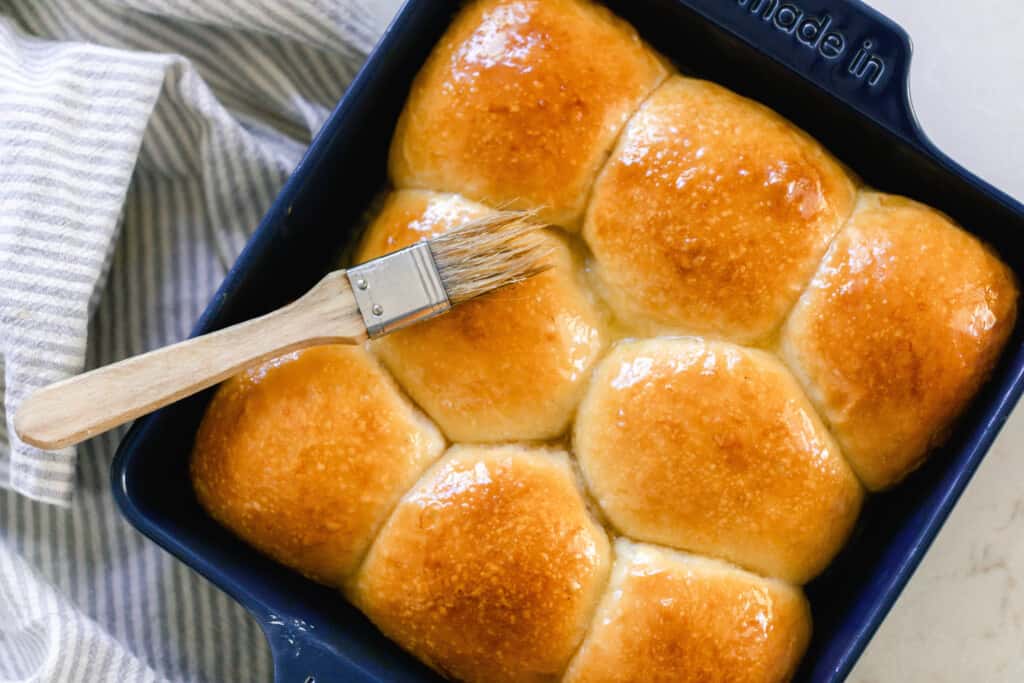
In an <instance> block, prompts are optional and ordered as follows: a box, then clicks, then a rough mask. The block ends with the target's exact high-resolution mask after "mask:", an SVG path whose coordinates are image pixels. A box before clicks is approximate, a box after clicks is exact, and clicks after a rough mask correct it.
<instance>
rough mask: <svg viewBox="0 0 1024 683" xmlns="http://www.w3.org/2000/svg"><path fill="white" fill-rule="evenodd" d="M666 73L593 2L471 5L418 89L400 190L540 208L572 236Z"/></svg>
mask: <svg viewBox="0 0 1024 683" xmlns="http://www.w3.org/2000/svg"><path fill="white" fill-rule="evenodd" d="M666 73H667V69H666V67H665V65H664V64H663V62H662V61H661V60H660V58H659V57H658V56H657V55H655V54H654V53H653V52H652V51H651V50H650V49H649V48H648V47H647V46H646V45H645V44H644V43H643V42H642V41H641V40H640V38H639V37H637V34H636V32H635V31H634V30H633V29H632V27H630V26H629V25H627V24H626V23H624V22H623V21H621V20H619V19H617V18H616V17H615V16H613V15H612V14H611V13H610V12H609V11H608V10H606V9H605V8H603V7H599V6H597V5H596V4H594V3H592V2H589V0H543V1H541V0H482V1H478V2H473V3H472V4H470V5H469V6H468V7H466V8H465V9H464V10H463V11H462V12H461V13H460V14H459V16H458V17H457V18H456V19H455V21H454V22H453V23H452V25H451V27H450V28H449V29H448V32H447V33H446V34H445V36H444V37H443V38H442V39H441V42H440V43H439V44H438V46H437V47H436V48H435V49H434V52H433V54H432V55H431V57H430V59H429V60H428V61H427V63H426V65H425V66H424V67H423V70H422V71H421V72H420V74H419V76H418V77H417V79H416V81H415V83H414V84H413V88H412V93H411V94H410V96H409V100H408V102H407V103H406V107H405V111H404V113H403V114H402V117H401V119H400V121H399V123H398V129H397V130H396V132H395V138H394V141H393V143H392V147H391V160H390V168H391V176H392V179H393V180H394V183H395V185H397V186H398V187H417V188H424V189H430V190H438V191H444V192H458V193H460V194H463V195H465V196H467V197H469V198H471V199H474V200H477V201H481V202H484V203H486V204H489V205H491V206H506V205H507V206H509V207H510V208H536V207H544V209H545V210H544V212H543V216H544V218H545V219H547V220H550V221H552V222H554V223H556V224H559V225H564V226H566V227H575V226H576V225H577V224H578V222H579V218H580V215H581V214H582V212H583V205H584V202H585V200H586V196H587V193H588V191H589V189H590V187H591V185H592V184H593V181H594V177H595V176H596V175H597V172H598V170H599V169H600V166H601V164H602V162H603V161H604V160H605V159H606V158H607V156H608V152H609V150H610V149H611V147H612V145H613V144H614V142H615V138H616V136H617V135H618V133H619V131H620V130H621V129H622V126H623V125H624V124H625V123H626V120H627V119H628V118H629V116H630V115H631V114H632V113H633V112H634V111H635V110H636V108H637V106H638V105H639V103H640V101H641V100H642V99H643V98H644V97H646V96H647V95H648V94H649V93H650V92H651V91H652V90H653V89H654V88H655V86H657V84H658V83H659V82H660V81H661V80H662V79H663V78H664V77H665V75H666Z"/></svg>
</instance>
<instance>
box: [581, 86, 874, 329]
mask: <svg viewBox="0 0 1024 683" xmlns="http://www.w3.org/2000/svg"><path fill="white" fill-rule="evenodd" d="M854 197H855V189H854V185H853V182H852V181H851V180H850V178H849V177H848V176H847V174H846V172H845V171H844V170H843V169H842V168H841V167H840V166H839V164H838V163H837V162H836V161H835V160H834V159H833V158H832V157H831V156H829V155H828V153H827V152H825V151H824V150H823V149H822V148H821V146H820V145H818V143H817V142H815V141H814V140H812V139H810V138H809V137H807V135H805V134H804V133H802V132H801V131H800V130H798V129H796V128H795V127H794V126H793V125H792V124H790V123H789V122H787V121H785V120H783V119H782V118H781V117H779V116H778V115H776V114H775V113H774V112H772V111H770V110H768V109H766V108H765V107H763V106H761V105H760V104H757V103H755V102H752V101H750V100H747V99H744V98H742V97H740V96H739V95H736V94H735V93H732V92H730V91H728V90H726V89H724V88H722V87H719V86H717V85H714V84H711V83H707V82H704V81H697V80H692V79H687V78H682V77H674V78H671V79H669V80H668V81H666V82H665V83H664V84H663V85H662V86H661V87H660V88H658V90H657V91H655V93H654V94H653V95H652V96H651V98H650V99H649V100H648V101H647V102H646V103H645V104H644V106H643V108H642V109H641V110H640V112H639V113H638V114H637V115H636V116H635V117H634V118H633V119H632V120H631V121H630V123H629V125H628V126H627V127H626V131H625V133H624V134H623V136H622V138H621V139H620V141H619V143H618V146H617V147H616V149H615V151H614V153H613V154H612V158H611V160H610V161H609V162H608V164H607V166H605V169H604V171H603V172H602V173H601V176H600V177H599V179H598V181H597V183H596V185H595V188H594V194H593V199H592V201H591V203H590V205H589V207H588V209H587V216H586V220H585V224H584V228H583V236H584V238H585V239H586V241H587V243H588V244H589V245H590V247H591V249H592V250H593V253H594V273H595V276H596V280H597V282H598V284H599V286H600V288H601V290H602V292H603V293H604V294H605V296H606V298H607V299H608V300H609V302H610V303H611V304H612V306H613V308H614V309H615V310H616V312H617V313H618V314H619V316H620V317H621V318H622V319H623V320H624V321H625V322H626V323H628V324H630V325H632V326H633V327H635V328H636V329H637V330H638V331H639V332H640V333H643V334H653V333H660V332H681V333H686V334H700V335H711V336H716V337H724V338H727V339H730V340H733V341H737V342H744V343H753V342H761V341H764V340H765V339H766V338H767V337H769V336H770V335H771V334H772V333H773V332H775V331H776V330H777V329H778V327H779V325H780V324H781V323H782V321H783V318H784V317H785V315H786V312H787V311H788V310H789V309H790V308H791V307H792V305H793V303H794V302H795V301H796V300H797V298H798V297H799V295H800V291H801V290H802V289H803V287H804V286H805V285H806V284H807V282H808V281H809V280H810V279H811V277H812V275H813V274H814V269H815V268H816V267H817V265H818V262H819V261H820V259H821V256H822V255H823V254H824V253H825V250H826V248H827V247H828V244H829V241H830V240H831V239H832V237H833V236H834V235H835V234H836V232H837V231H838V230H839V228H840V226H841V225H842V224H843V221H844V220H846V218H847V216H849V214H850V211H851V209H852V207H853V203H854Z"/></svg>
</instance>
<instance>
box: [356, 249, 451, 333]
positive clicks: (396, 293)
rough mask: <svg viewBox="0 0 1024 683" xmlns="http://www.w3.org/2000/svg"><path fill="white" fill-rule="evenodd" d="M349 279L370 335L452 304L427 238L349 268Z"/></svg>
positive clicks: (395, 328) (405, 324) (426, 315)
mask: <svg viewBox="0 0 1024 683" xmlns="http://www.w3.org/2000/svg"><path fill="white" fill-rule="evenodd" d="M348 281H349V283H350V284H351V285H352V292H353V293H354V294H355V298H356V304H358V306H359V312H360V313H361V314H362V316H363V322H365V323H366V332H367V334H368V335H369V336H370V338H371V339H373V338H375V337H380V336H381V335H385V334H388V333H390V332H394V331H395V330H398V329H401V328H403V327H408V326H409V325H412V324H414V323H417V322H420V321H421V320H426V319H427V318H433V317H434V316H436V315H440V314H441V313H444V312H445V311H447V310H448V309H450V308H451V307H452V305H451V302H449V301H448V294H447V292H445V289H444V284H443V283H442V282H441V275H440V273H438V271H437V265H436V264H435V263H434V256H433V254H431V253H430V247H429V246H428V245H427V243H426V242H417V243H416V244H414V245H412V246H411V247H407V248H405V249H402V250H401V251H396V252H394V253H393V254H388V255H386V256H382V257H380V258H378V259H374V260H372V261H369V262H367V263H364V264H362V265H359V266H356V267H355V268H350V269H349V270H348Z"/></svg>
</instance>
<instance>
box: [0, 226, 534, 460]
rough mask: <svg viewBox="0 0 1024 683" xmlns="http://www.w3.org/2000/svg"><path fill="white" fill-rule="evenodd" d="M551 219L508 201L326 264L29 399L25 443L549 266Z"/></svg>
mask: <svg viewBox="0 0 1024 683" xmlns="http://www.w3.org/2000/svg"><path fill="white" fill-rule="evenodd" d="M544 227H545V226H544V225H542V224H541V223H538V222H537V221H535V220H534V217H533V215H532V214H529V213H521V212H514V211H502V212H498V213H495V214H492V215H490V216H487V217H485V218H483V219H480V220H477V221H474V222H472V223H468V224H466V225H464V226H461V227H459V228H457V229H455V230H452V231H449V232H446V233H444V234H442V235H439V236H437V237H435V238H434V239H432V240H429V241H422V242H418V243H416V244H414V245H412V246H410V247H407V248H405V249H402V250H400V251H396V252H394V253H392V254H388V255H386V256H382V257H380V258H377V259H374V260H372V261H368V262H366V263H363V264H361V265H358V266H355V267H353V268H350V269H348V270H347V271H344V270H339V271H335V272H332V273H330V274H329V275H327V276H326V277H325V278H323V279H322V280H321V281H320V282H319V283H318V284H317V285H316V286H315V287H313V289H311V290H310V291H309V292H308V293H307V294H306V295H304V296H303V297H301V298H300V299H298V300H296V301H295V302H294V303H292V304H290V305H288V306H285V307H284V308H281V309H279V310H277V311H274V312H273V313H269V314H267V315H264V316H262V317H260V318H255V319H253V320H249V321H247V322H243V323H240V324H238V325H233V326H231V327H227V328H225V329H222V330H218V331H216V332H211V333H209V334H206V335H203V336H200V337H196V338H193V339H189V340H187V341H183V342H181V343H179V344H174V345H172V346H168V347H165V348H162V349H157V350H155V351H151V352H149V353H146V354H143V355H140V356H135V357H134V358H128V359H126V360H123V361H120V362H118V363H114V364H113V365H108V366H106V367H102V368H98V369H96V370H92V371H90V372H86V373H84V374H81V375H77V376H75V377H71V378H68V379H65V380H63V381H61V382H57V383H56V384H51V385H50V386H48V387H45V388H43V389H40V390H39V391H37V392H36V393H34V394H32V395H31V396H29V397H28V398H27V399H25V401H23V402H22V403H21V405H20V406H19V408H18V411H17V414H16V415H15V418H14V428H15V431H16V432H17V434H18V436H19V437H20V438H21V440H22V441H24V442H26V443H28V444H31V445H33V446H36V447H38V448H42V449H47V450H52V449H56V448H61V447H64V446H70V445H72V444H76V443H79V442H81V441H84V440H86V439H88V438H90V437H92V436H95V435H96V434H99V433H101V432H105V431H107V430H109V429H113V428H114V427H116V426H118V425H121V424H124V423H125V422H128V421H130V420H134V419H135V418H137V417H140V416H142V415H145V414H146V413H150V412H152V411H154V410H156V409H158V408H161V407H163V406H165V405H167V404H169V403H173V402H174V401H177V400H179V399H182V398H184V397H186V396H190V395H192V394H195V393H197V392H199V391H202V390H203V389H206V388H207V387H210V386H212V385H214V384H216V383H218V382H220V381H222V380H224V379H227V378H228V377H230V376H231V375H234V374H236V373H238V372H240V371H242V370H244V369H245V368H247V367H250V366H252V365H256V364H258V363H260V362H263V361H265V360H268V359H271V358H274V357H275V356H278V355H280V354H282V353H287V352H289V351H295V350H297V349H302V348H306V347H310V346H317V345H320V344H359V343H361V342H363V341H365V340H366V339H367V338H370V339H373V338H376V337H380V336H383V335H386V334H389V333H391V332H394V331H395V330H399V329H401V328H403V327H408V326H409V325H414V324H416V323H418V322H422V321H424V320H427V319H429V318H432V317H434V316H437V315H441V314H443V313H445V312H447V311H449V310H450V309H451V308H452V307H453V306H457V305H459V304H460V303H463V302H465V301H469V300H470V299H474V298H476V297H478V296H481V295H483V294H487V293H488V292H493V291H495V290H497V289H500V288H502V287H505V286H508V285H510V284H514V283H516V282H520V281H522V280H525V279H527V278H529V277H532V276H534V275H536V274H538V273H540V272H542V271H544V270H546V269H547V267H548V265H547V256H548V248H547V246H546V243H545V241H544V239H543V236H542V230H543V228H544Z"/></svg>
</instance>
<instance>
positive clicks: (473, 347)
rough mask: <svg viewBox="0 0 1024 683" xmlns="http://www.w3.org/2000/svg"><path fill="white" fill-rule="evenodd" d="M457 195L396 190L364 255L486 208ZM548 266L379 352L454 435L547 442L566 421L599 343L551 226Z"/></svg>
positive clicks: (402, 335) (379, 346) (588, 300)
mask: <svg viewBox="0 0 1024 683" xmlns="http://www.w3.org/2000/svg"><path fill="white" fill-rule="evenodd" d="M487 211H488V209H486V208H485V207H483V206H482V205H479V204H475V203H473V202H470V201H468V200H465V199H462V198H460V197H457V196H453V195H444V194H436V193H431V192H422V191H408V190H407V191H399V192H396V193H394V194H392V195H391V196H390V197H389V198H388V200H387V201H386V203H385V205H384V208H383V210H382V211H381V213H380V215H379V216H378V218H377V219H376V220H375V221H374V222H373V224H372V225H371V226H370V228H369V229H368V231H367V233H366V236H365V238H364V240H363V244H362V245H361V247H360V249H359V252H358V254H357V260H359V261H363V260H367V259H371V258H374V257H376V256H380V255H382V254H384V253H387V252H389V251H393V250H395V249H398V248H401V247H404V246H407V245H409V244H412V243H413V242H415V241H417V240H419V239H422V238H428V237H431V236H433V235H436V234H439V233H442V232H444V231H445V230H448V229H449V228H452V227H454V226H457V225H459V224H460V223H462V222H465V221H466V220H469V219H471V218H478V217H480V216H482V215H484V214H485V213H486V212H487ZM547 239H548V240H549V242H550V245H551V250H552V253H551V257H550V262H551V264H552V265H553V268H552V269H551V270H549V271H547V272H546V273H543V274H542V275H539V276H537V277H535V278H532V279H531V280H528V281H526V282H523V283H520V284H518V285H514V286H512V287H508V288H506V289H503V290H500V291H498V292H495V293H493V294H491V295H488V296H485V297H483V298H481V299H478V300H475V301H470V302H468V303H466V304H463V305H461V306H459V307H457V308H455V309H454V310H452V311H451V312H450V313H448V314H447V315H444V316H442V317H440V318H436V319H434V320H430V321H428V322H425V323H422V324H420V325H416V326H415V327H412V328H409V329H406V330H401V331H399V332H396V333H394V334H391V335H388V336H387V337H386V338H384V339H381V340H380V341H379V342H377V343H376V345H375V347H374V348H375V349H376V350H377V352H378V353H379V354H380V356H381V358H383V360H384V362H385V364H386V365H387V366H388V368H389V369H390V370H391V371H392V372H393V373H394V375H395V377H397V378H398V381H399V382H400V383H401V384H402V386H403V387H404V388H405V389H406V391H408V392H409V394H410V395H411V396H412V397H413V399H415V400H416V402H417V403H418V404H419V405H420V406H422V407H423V409H424V410H425V411H426V412H427V413H428V414H429V415H430V416H431V417H433V418H434V419H435V420H436V421H437V422H438V424H439V425H440V426H441V428H442V429H443V430H444V432H445V433H446V434H447V435H448V437H449V438H450V439H452V440H453V441H492V442H493V441H519V440H541V439H551V438H554V437H557V436H559V435H561V434H562V433H563V432H565V431H566V429H567V428H568V424H569V421H570V419H571V418H572V414H573V412H574V411H575V408H576V405H577V403H578V402H579V398H580V395H581V394H582V393H583V389H584V385H585V381H586V378H587V376H588V374H589V372H590V369H591V368H592V367H593V364H594V363H595V362H596V361H597V358H598V357H599V355H600V354H601V352H602V350H603V349H604V346H605V343H606V333H605V329H604V317H603V316H602V315H601V313H600V311H599V309H598V308H597V307H596V306H595V303H594V301H593V298H592V295H591V293H590V292H589V291H588V290H587V289H586V287H585V286H584V283H583V282H582V280H583V277H582V274H581V273H580V270H581V265H582V262H581V259H580V258H578V257H577V256H575V255H574V253H573V252H572V250H571V249H570V247H569V246H568V244H567V242H566V240H565V239H564V237H562V236H560V235H558V234H556V233H555V232H553V231H552V232H550V233H549V235H548V238H547Z"/></svg>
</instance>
